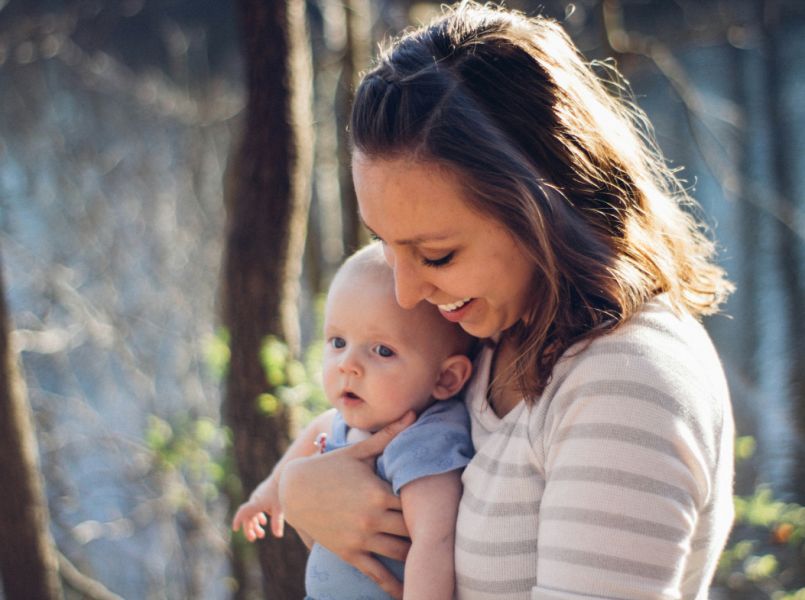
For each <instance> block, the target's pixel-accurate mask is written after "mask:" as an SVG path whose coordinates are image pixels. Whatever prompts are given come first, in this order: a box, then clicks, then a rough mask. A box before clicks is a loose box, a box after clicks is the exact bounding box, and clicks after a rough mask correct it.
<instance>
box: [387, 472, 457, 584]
mask: <svg viewBox="0 0 805 600" xmlns="http://www.w3.org/2000/svg"><path fill="white" fill-rule="evenodd" d="M460 498H461V470H459V469H456V470H453V471H449V472H447V473H441V474H439V475H430V476H429V477H423V478H421V479H416V480H414V481H412V482H411V483H409V484H407V485H405V486H403V488H402V489H401V490H400V499H401V500H402V507H403V516H404V517H405V524H406V526H407V527H408V531H409V532H410V534H411V549H410V550H409V552H408V558H407V559H406V561H405V584H404V585H403V598H404V599H411V598H415V599H416V600H420V599H426V600H427V599H433V600H444V599H445V598H452V597H453V591H454V588H455V571H454V568H453V552H454V550H453V546H454V543H455V532H456V516H457V514H458V501H459V499H460Z"/></svg>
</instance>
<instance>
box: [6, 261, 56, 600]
mask: <svg viewBox="0 0 805 600" xmlns="http://www.w3.org/2000/svg"><path fill="white" fill-rule="evenodd" d="M8 323H9V321H8V314H7V309H6V302H5V288H4V286H3V281H2V268H0V456H2V460H0V489H2V490H3V492H2V493H0V540H2V541H0V574H2V580H3V590H4V592H5V598H6V599H7V600H55V599H57V598H61V597H62V590H61V583H60V581H59V568H58V560H57V557H56V552H55V548H54V546H53V540H52V539H51V536H50V531H49V524H48V522H49V517H48V509H47V502H46V500H45V496H44V492H43V485H42V480H41V477H40V474H39V468H38V457H37V449H36V438H35V436H34V431H33V426H32V424H31V411H30V407H29V406H28V402H27V399H26V394H25V384H24V382H23V380H22V378H21V377H20V375H19V373H18V371H17V362H16V357H15V356H14V355H13V351H12V349H11V348H10V345H9V325H8Z"/></svg>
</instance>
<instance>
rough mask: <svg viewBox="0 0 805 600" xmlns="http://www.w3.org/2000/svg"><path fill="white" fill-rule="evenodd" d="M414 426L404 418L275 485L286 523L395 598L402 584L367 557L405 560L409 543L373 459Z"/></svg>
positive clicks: (291, 468)
mask: <svg viewBox="0 0 805 600" xmlns="http://www.w3.org/2000/svg"><path fill="white" fill-rule="evenodd" d="M414 420H415V415H414V413H413V412H409V413H407V414H406V415H405V416H404V417H403V418H402V419H400V420H399V421H397V422H395V423H392V424H391V425H389V426H387V427H385V428H383V429H382V430H380V431H378V432H377V433H376V434H374V435H373V436H372V437H370V438H369V439H367V440H365V441H363V442H360V443H358V444H353V445H351V446H348V447H346V448H342V449H340V450H334V451H333V452H327V453H326V454H322V455H318V456H312V457H310V458H303V459H297V460H294V461H291V462H289V463H287V464H286V465H285V468H284V470H283V474H282V478H281V481H280V502H281V505H282V508H283V512H284V514H285V518H286V519H287V520H288V522H289V523H290V524H291V525H293V526H294V527H295V528H297V529H301V530H302V531H305V532H307V533H308V534H309V535H310V536H311V537H312V538H313V539H314V540H315V541H316V542H318V543H319V544H321V545H322V546H324V547H325V548H327V549H328V550H330V551H331V552H333V553H335V554H336V555H338V556H339V557H340V558H341V559H342V560H345V561H346V562H348V563H350V564H351V565H353V566H354V567H356V568H357V569H359V570H360V571H361V572H363V573H364V574H365V575H366V576H368V577H370V578H371V579H372V580H373V581H375V582H376V583H377V584H378V585H379V586H380V587H381V588H383V590H385V591H386V592H387V593H388V594H390V595H392V596H393V597H395V598H401V597H402V584H401V583H400V582H399V581H397V579H396V578H395V577H394V576H393V575H392V574H391V573H390V572H389V571H388V570H387V569H386V568H385V567H384V566H383V565H382V564H381V563H380V562H379V561H378V560H377V559H376V558H374V557H373V556H372V553H376V554H382V555H384V556H388V557H390V558H395V559H397V560H404V559H405V556H406V554H407V553H408V547H409V546H410V542H409V541H408V540H406V539H404V538H405V537H407V536H408V530H407V529H406V526H405V521H404V520H403V516H402V512H401V510H402V504H401V502H400V499H399V498H398V497H397V496H395V495H394V494H393V493H392V492H391V489H390V487H389V485H388V484H387V483H386V482H384V481H382V480H381V479H380V478H379V477H378V476H377V475H376V474H375V458H376V457H377V456H378V455H379V454H380V453H381V452H382V451H383V449H384V448H385V447H386V445H387V444H388V443H389V442H390V441H391V440H392V439H393V438H394V436H396V435H397V434H398V433H399V432H400V431H402V430H403V429H405V428H406V427H408V426H409V425H410V424H411V423H413V422H414Z"/></svg>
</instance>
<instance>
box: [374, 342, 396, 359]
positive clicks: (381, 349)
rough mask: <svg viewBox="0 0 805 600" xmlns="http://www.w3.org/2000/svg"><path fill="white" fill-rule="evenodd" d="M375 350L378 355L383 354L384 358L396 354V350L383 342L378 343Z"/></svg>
mask: <svg viewBox="0 0 805 600" xmlns="http://www.w3.org/2000/svg"><path fill="white" fill-rule="evenodd" d="M374 351H375V353H376V354H377V355H378V356H382V357H383V358H391V357H392V356H394V350H392V349H391V348H389V347H388V346H384V345H383V344H378V345H377V346H375V347H374Z"/></svg>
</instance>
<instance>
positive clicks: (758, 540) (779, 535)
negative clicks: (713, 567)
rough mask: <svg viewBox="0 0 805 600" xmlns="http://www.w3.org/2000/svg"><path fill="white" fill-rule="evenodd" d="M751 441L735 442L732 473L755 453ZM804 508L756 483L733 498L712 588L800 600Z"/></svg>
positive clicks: (804, 574) (804, 582) (804, 593)
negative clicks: (730, 520) (729, 530)
mask: <svg viewBox="0 0 805 600" xmlns="http://www.w3.org/2000/svg"><path fill="white" fill-rule="evenodd" d="M755 447H756V444H755V440H754V438H752V437H751V436H743V437H739V438H737V439H736V441H735V462H736V468H737V469H739V470H740V469H741V468H742V465H745V464H746V461H747V460H749V459H750V458H751V457H752V456H753V454H754V451H755ZM804 564H805V507H804V506H800V505H799V504H794V503H786V502H782V501H780V500H778V499H775V497H774V495H773V494H772V491H771V489H770V488H769V487H768V486H767V485H765V484H760V485H758V486H757V487H756V489H755V490H754V491H753V493H752V494H750V495H746V496H741V495H736V496H735V525H734V527H733V530H732V534H731V536H730V540H729V542H728V544H727V547H726V549H725V550H724V552H723V553H722V555H721V559H720V561H719V565H718V571H717V573H716V577H715V581H714V584H715V585H716V586H719V587H722V588H724V589H726V590H727V593H728V594H729V596H730V597H731V598H772V599H773V600H805V569H803V565H804Z"/></svg>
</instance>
